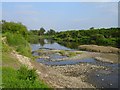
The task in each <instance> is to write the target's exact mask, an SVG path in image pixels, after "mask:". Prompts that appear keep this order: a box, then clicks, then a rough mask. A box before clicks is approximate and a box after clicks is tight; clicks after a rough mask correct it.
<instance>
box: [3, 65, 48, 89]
mask: <svg viewBox="0 0 120 90" xmlns="http://www.w3.org/2000/svg"><path fill="white" fill-rule="evenodd" d="M2 78H3V80H2V81H3V85H2V86H3V88H48V86H47V85H46V84H44V82H42V81H39V79H37V74H36V73H35V70H28V69H27V68H26V67H23V66H22V67H21V68H20V69H18V70H16V69H14V68H11V67H3V68H2Z"/></svg>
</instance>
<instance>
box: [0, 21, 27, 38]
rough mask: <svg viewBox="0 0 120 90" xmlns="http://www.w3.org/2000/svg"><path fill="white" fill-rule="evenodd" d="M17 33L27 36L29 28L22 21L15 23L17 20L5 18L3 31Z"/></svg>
mask: <svg viewBox="0 0 120 90" xmlns="http://www.w3.org/2000/svg"><path fill="white" fill-rule="evenodd" d="M6 32H10V33H16V34H21V35H23V36H24V37H27V33H28V31H27V28H26V26H24V25H23V24H22V23H15V22H6V21H5V20H3V21H2V33H6Z"/></svg>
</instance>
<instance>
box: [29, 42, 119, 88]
mask: <svg viewBox="0 0 120 90" xmlns="http://www.w3.org/2000/svg"><path fill="white" fill-rule="evenodd" d="M31 47H32V50H33V52H32V53H33V55H34V56H37V57H38V58H37V59H36V62H38V63H42V64H45V65H46V67H49V68H51V69H53V70H55V71H57V72H59V73H60V74H62V75H64V76H67V77H75V78H78V79H82V82H87V83H89V84H91V85H92V86H94V87H97V88H117V87H118V70H119V68H118V56H117V54H111V53H110V54H109V53H97V52H87V51H79V50H77V49H70V48H68V47H65V46H62V45H60V44H58V43H57V42H52V43H50V41H47V40H44V45H41V44H31ZM71 53H72V54H73V53H75V55H72V56H70V55H69V54H71Z"/></svg>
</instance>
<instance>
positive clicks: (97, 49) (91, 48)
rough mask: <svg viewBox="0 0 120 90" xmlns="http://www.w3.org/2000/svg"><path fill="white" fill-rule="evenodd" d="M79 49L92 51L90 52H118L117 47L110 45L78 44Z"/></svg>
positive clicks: (119, 51)
mask: <svg viewBox="0 0 120 90" xmlns="http://www.w3.org/2000/svg"><path fill="white" fill-rule="evenodd" d="M78 48H79V49H80V50H86V51H92V52H101V53H116V54H118V53H120V49H119V48H115V47H111V46H98V45H80V46H79V47H78Z"/></svg>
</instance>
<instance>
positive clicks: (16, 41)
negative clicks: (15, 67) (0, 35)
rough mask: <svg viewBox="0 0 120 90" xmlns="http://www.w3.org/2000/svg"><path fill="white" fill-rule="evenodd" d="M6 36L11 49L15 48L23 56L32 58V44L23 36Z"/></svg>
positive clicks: (7, 34) (9, 34) (8, 34)
mask: <svg viewBox="0 0 120 90" xmlns="http://www.w3.org/2000/svg"><path fill="white" fill-rule="evenodd" d="M5 36H6V37H7V44H8V45H9V46H10V47H13V48H14V49H15V50H16V51H17V52H19V53H20V54H21V55H24V56H27V57H30V58H32V54H31V48H30V44H29V43H28V42H27V40H26V39H25V38H24V37H23V36H22V35H20V34H11V33H6V34H5ZM5 48H7V47H5Z"/></svg>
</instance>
